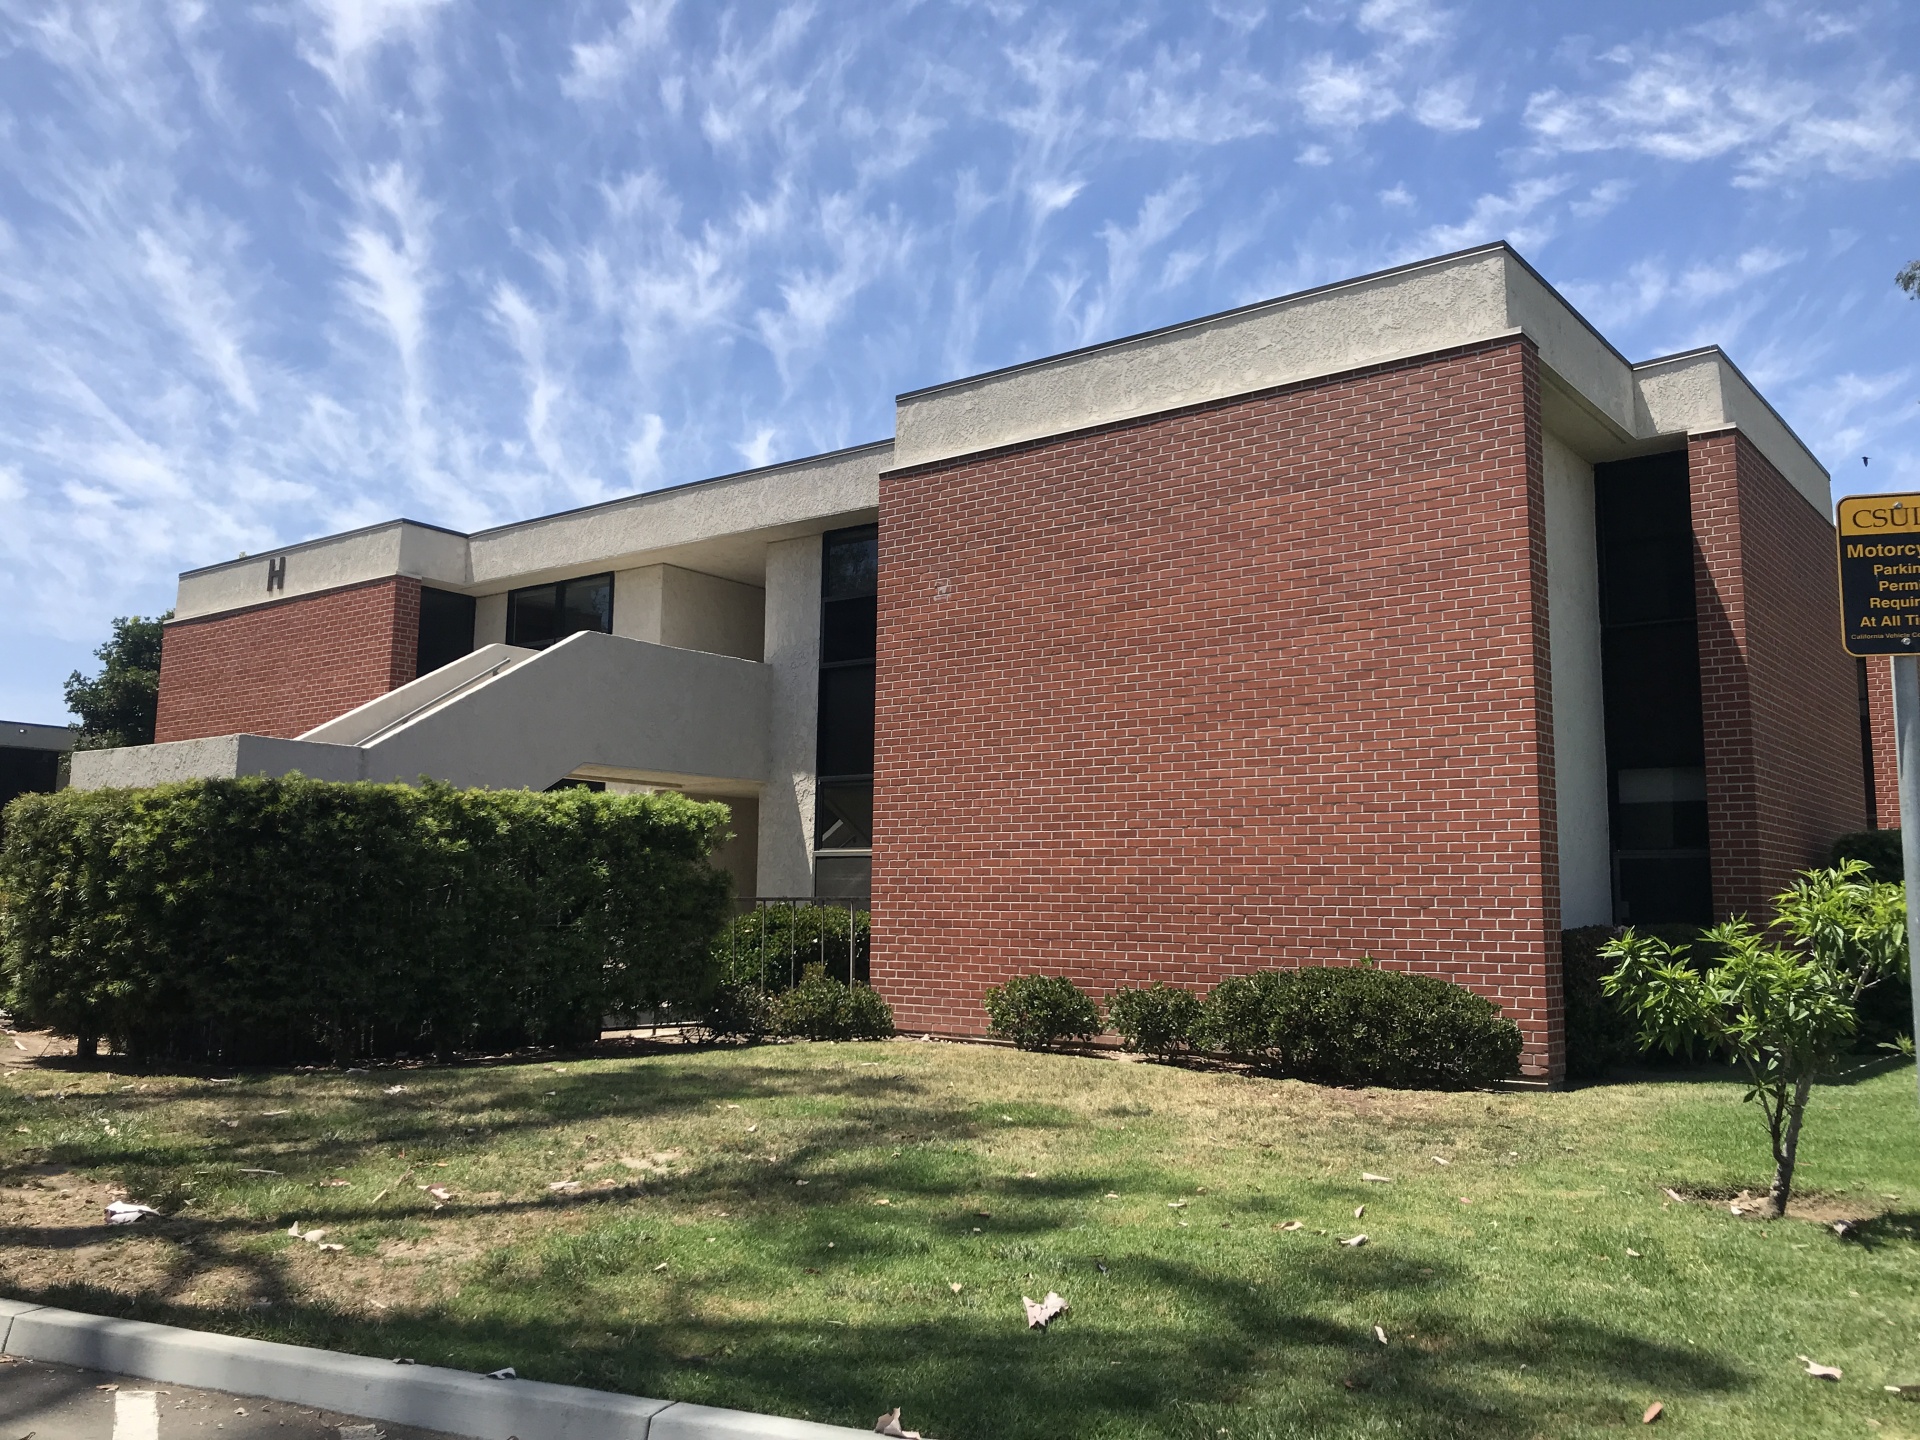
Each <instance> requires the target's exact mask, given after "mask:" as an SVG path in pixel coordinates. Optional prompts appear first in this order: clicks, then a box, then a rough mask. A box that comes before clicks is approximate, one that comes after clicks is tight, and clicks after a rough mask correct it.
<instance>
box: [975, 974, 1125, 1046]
mask: <svg viewBox="0 0 1920 1440" xmlns="http://www.w3.org/2000/svg"><path fill="white" fill-rule="evenodd" d="M986 1001H987V1030H988V1032H989V1033H990V1034H994V1035H998V1036H1000V1037H1001V1038H1002V1039H1004V1040H1011V1041H1013V1043H1014V1044H1015V1045H1018V1046H1019V1047H1020V1048H1021V1049H1022V1050H1043V1049H1045V1048H1047V1047H1048V1046H1051V1045H1058V1044H1059V1043H1060V1042H1061V1041H1063V1040H1091V1039H1092V1038H1093V1037H1094V1036H1095V1035H1098V1034H1099V1033H1100V1007H1099V1006H1098V1005H1097V1004H1095V1003H1094V1000H1093V997H1092V996H1090V995H1088V994H1087V993H1086V992H1085V991H1084V990H1082V989H1081V988H1080V987H1079V986H1078V985H1075V984H1074V983H1073V982H1072V981H1071V980H1069V979H1067V977H1066V976H1064V975H1019V976H1016V977H1014V978H1013V979H1011V980H1009V981H1007V983H1006V984H1004V985H995V986H993V987H991V988H990V989H989V990H988V991H987V995H986Z"/></svg>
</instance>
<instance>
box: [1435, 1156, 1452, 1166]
mask: <svg viewBox="0 0 1920 1440" xmlns="http://www.w3.org/2000/svg"><path fill="white" fill-rule="evenodd" d="M1433 1163H1434V1164H1436V1165H1451V1164H1452V1163H1453V1162H1452V1161H1451V1160H1449V1159H1447V1157H1446V1156H1444V1155H1436V1156H1434V1157H1433Z"/></svg>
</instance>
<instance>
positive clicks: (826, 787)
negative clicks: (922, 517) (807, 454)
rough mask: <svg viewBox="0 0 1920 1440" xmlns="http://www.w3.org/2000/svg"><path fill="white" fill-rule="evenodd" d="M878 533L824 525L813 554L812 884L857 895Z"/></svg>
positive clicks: (864, 864) (865, 880) (866, 789)
mask: <svg viewBox="0 0 1920 1440" xmlns="http://www.w3.org/2000/svg"><path fill="white" fill-rule="evenodd" d="M879 578H880V532H879V529H878V527H877V526H873V525H862V526H859V527H857V528H855V529H851V530H834V531H830V532H829V533H828V534H827V535H826V536H825V537H823V540H822V548H821V555H820V709H819V752H818V763H817V767H816V768H817V770H818V774H819V784H818V787H817V788H816V790H815V792H814V822H813V849H814V889H815V892H816V893H817V894H820V895H832V896H848V897H851V896H864V895H866V894H867V893H868V892H869V890H870V889H871V888H872V883H873V682H874V656H875V653H876V651H877V648H878V645H877V642H878V633H879V632H878V618H879Z"/></svg>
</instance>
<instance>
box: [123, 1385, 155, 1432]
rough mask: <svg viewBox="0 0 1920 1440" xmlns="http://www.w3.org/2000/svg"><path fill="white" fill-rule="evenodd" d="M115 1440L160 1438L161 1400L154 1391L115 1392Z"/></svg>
mask: <svg viewBox="0 0 1920 1440" xmlns="http://www.w3.org/2000/svg"><path fill="white" fill-rule="evenodd" d="M113 1440H160V1402H159V1401H157V1400H155V1399H154V1398H153V1391H151V1390H116V1391H114V1392H113Z"/></svg>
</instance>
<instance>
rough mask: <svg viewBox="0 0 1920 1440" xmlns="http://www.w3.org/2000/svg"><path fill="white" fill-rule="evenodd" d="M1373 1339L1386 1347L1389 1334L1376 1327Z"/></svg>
mask: <svg viewBox="0 0 1920 1440" xmlns="http://www.w3.org/2000/svg"><path fill="white" fill-rule="evenodd" d="M1373 1338H1374V1339H1376V1340H1378V1341H1379V1342H1380V1343H1381V1344H1382V1345H1384V1344H1386V1343H1387V1332H1386V1331H1385V1330H1383V1329H1381V1328H1380V1327H1379V1326H1378V1325H1376V1326H1374V1327H1373Z"/></svg>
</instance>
